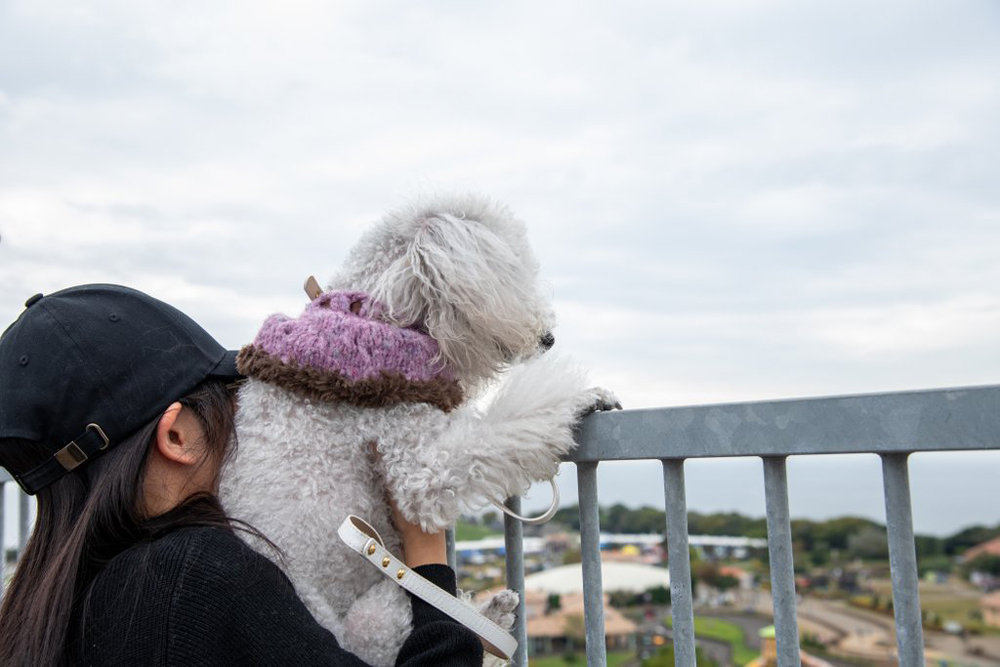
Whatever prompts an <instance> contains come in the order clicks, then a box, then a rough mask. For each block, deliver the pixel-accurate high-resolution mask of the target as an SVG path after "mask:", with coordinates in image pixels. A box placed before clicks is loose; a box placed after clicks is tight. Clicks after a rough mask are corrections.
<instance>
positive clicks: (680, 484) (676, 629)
mask: <svg viewBox="0 0 1000 667" xmlns="http://www.w3.org/2000/svg"><path fill="white" fill-rule="evenodd" d="M662 463H663V493H664V496H665V497H666V505H667V564H668V565H669V567H670V617H671V618H672V619H673V640H674V663H675V664H676V665H678V667H695V644H694V604H693V600H692V594H691V550H690V548H689V547H688V521H687V492H686V491H685V488H684V460H683V459H666V460H664V461H662Z"/></svg>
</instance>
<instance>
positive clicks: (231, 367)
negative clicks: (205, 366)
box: [208, 350, 246, 380]
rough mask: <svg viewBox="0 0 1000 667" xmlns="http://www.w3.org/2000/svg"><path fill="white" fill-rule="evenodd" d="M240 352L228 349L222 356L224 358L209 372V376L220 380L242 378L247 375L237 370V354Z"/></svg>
mask: <svg viewBox="0 0 1000 667" xmlns="http://www.w3.org/2000/svg"><path fill="white" fill-rule="evenodd" d="M237 354H239V352H237V351H235V350H227V351H226V353H225V354H224V355H223V356H222V360H221V361H220V362H219V363H217V364H216V365H215V368H213V369H212V370H210V371H209V372H208V376H209V377H213V378H219V379H220V380H242V379H244V378H245V377H246V376H245V375H243V374H242V373H240V372H239V371H238V370H236V355H237Z"/></svg>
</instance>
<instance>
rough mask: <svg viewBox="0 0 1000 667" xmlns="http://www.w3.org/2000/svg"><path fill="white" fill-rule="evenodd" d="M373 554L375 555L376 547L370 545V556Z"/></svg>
mask: <svg viewBox="0 0 1000 667" xmlns="http://www.w3.org/2000/svg"><path fill="white" fill-rule="evenodd" d="M373 553H375V545H374V544H369V545H368V555H369V556H371V555H372V554H373Z"/></svg>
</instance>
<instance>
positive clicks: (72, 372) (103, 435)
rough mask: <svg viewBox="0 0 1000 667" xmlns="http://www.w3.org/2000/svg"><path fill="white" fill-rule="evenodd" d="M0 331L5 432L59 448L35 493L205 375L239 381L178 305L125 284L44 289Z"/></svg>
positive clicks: (32, 487)
mask: <svg viewBox="0 0 1000 667" xmlns="http://www.w3.org/2000/svg"><path fill="white" fill-rule="evenodd" d="M24 305H25V310H24V312H22V313H21V315H20V317H18V318H17V320H16V321H15V322H14V323H13V324H12V325H10V327H8V328H7V330H6V331H5V332H4V333H3V335H2V336H0V438H25V439H28V440H33V441H37V442H43V443H47V444H49V445H51V452H52V457H51V458H49V459H47V460H46V461H44V462H43V463H41V464H40V465H38V466H37V467H35V468H33V469H32V470H29V471H26V472H22V473H16V472H15V471H10V473H11V475H12V476H13V477H14V479H15V480H16V481H17V482H18V484H20V485H21V488H22V489H24V491H25V492H26V493H28V494H32V495H33V494H35V493H36V492H37V491H38V490H39V489H41V488H44V487H45V486H47V485H49V484H51V483H52V482H54V481H55V480H57V479H59V478H60V477H62V476H63V475H65V474H66V473H68V472H70V471H71V470H73V469H75V468H76V467H77V466H79V465H80V464H82V463H85V462H86V461H88V460H90V459H92V458H94V457H96V456H100V454H101V453H103V451H104V450H106V449H107V448H108V447H113V446H114V445H115V444H116V443H118V442H120V441H121V440H122V439H123V438H126V437H128V436H130V435H132V434H133V433H135V432H136V431H138V430H139V429H140V428H142V427H143V426H145V425H146V424H148V423H149V422H150V421H152V420H153V419H154V418H156V417H157V416H159V415H160V414H162V413H163V412H164V411H165V410H166V409H167V407H169V405H170V404H171V403H173V402H174V401H176V400H177V399H179V398H181V397H183V396H184V395H185V394H187V393H189V392H190V391H191V390H192V389H194V388H195V387H196V386H198V385H199V384H200V383H201V382H202V381H204V380H206V379H208V378H213V377H214V378H218V379H221V380H224V381H234V380H238V379H241V378H242V377H243V376H242V375H240V374H239V373H238V372H237V370H236V352H233V351H229V350H226V349H225V348H224V347H223V346H222V345H220V344H219V343H218V342H216V340H215V339H214V338H212V336H210V335H209V334H208V332H206V331H205V330H204V329H202V328H201V327H200V326H198V325H197V324H196V323H195V322H194V320H192V319H191V318H190V317H188V316H187V315H185V314H184V313H182V312H180V311H179V310H177V309H176V308H174V307H173V306H169V305H167V304H166V303H163V302H162V301H159V300H157V299H154V298H153V297H151V296H148V295H147V294H143V293H142V292H140V291H138V290H134V289H131V288H128V287H122V286H120V285H80V286H78V287H70V288H68V289H64V290H61V291H59V292H54V293H52V294H49V295H48V296H44V295H42V294H36V295H35V296H33V297H31V298H30V299H28V300H27V302H25V304H24Z"/></svg>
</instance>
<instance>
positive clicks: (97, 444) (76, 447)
mask: <svg viewBox="0 0 1000 667" xmlns="http://www.w3.org/2000/svg"><path fill="white" fill-rule="evenodd" d="M110 444H111V440H110V439H109V438H108V436H107V434H106V433H105V432H104V429H102V428H101V427H100V426H98V425H97V424H87V430H85V431H84V432H83V434H81V435H79V436H77V437H76V438H74V439H73V440H72V441H71V442H70V443H69V444H68V445H66V446H65V447H63V448H62V449H60V450H59V451H57V452H56V453H55V454H53V455H52V458H50V459H48V460H46V461H45V462H44V463H42V464H41V465H39V466H37V467H35V468H32V469H31V470H29V471H28V472H26V473H24V474H23V475H12V477H13V478H14V480H15V481H16V482H17V483H18V484H20V485H21V489H23V490H24V492H25V493H27V494H28V495H32V496H33V495H35V494H36V493H38V491H39V489H42V488H44V487H46V486H48V485H49V484H51V483H52V482H54V481H56V480H57V479H59V478H60V477H62V476H63V475H65V474H66V473H68V472H69V471H71V470H74V469H76V468H77V467H78V466H79V465H80V464H81V463H85V462H86V461H88V460H90V459H91V458H93V457H94V455H96V454H97V453H98V452H100V451H102V450H105V449H107V448H108V446H109V445H110Z"/></svg>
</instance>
